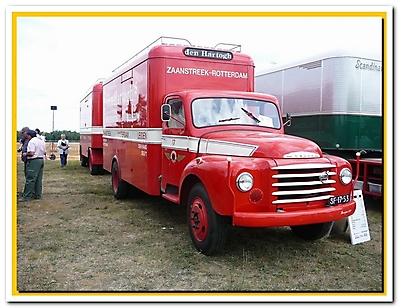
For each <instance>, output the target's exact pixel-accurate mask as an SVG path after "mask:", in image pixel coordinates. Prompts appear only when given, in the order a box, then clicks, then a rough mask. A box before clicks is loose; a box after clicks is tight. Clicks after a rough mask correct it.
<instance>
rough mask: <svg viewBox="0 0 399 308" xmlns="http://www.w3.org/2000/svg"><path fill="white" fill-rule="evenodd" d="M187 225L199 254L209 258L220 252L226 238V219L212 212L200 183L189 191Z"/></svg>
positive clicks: (206, 194) (209, 202)
mask: <svg viewBox="0 0 399 308" xmlns="http://www.w3.org/2000/svg"><path fill="white" fill-rule="evenodd" d="M187 223H188V230H189V233H190V237H191V240H192V241H193V244H194V246H195V248H196V249H197V250H198V251H199V252H201V253H203V254H204V255H207V256H211V255H216V254H217V253H219V252H220V251H221V250H222V248H223V246H224V244H225V242H226V238H227V227H228V226H227V218H226V217H225V216H221V215H219V214H218V213H216V212H215V211H214V209H213V207H212V204H211V201H210V199H209V196H208V193H207V192H206V189H205V187H204V186H203V185H202V184H201V183H198V184H195V185H194V186H193V188H192V189H191V191H190V195H189V197H188V205H187Z"/></svg>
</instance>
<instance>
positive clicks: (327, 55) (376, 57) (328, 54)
mask: <svg viewBox="0 0 399 308" xmlns="http://www.w3.org/2000/svg"><path fill="white" fill-rule="evenodd" d="M331 58H359V59H365V60H371V61H382V60H381V55H380V54H375V53H369V52H357V51H352V50H350V49H347V50H346V49H336V50H329V51H325V52H322V53H320V54H317V55H314V54H312V55H311V56H309V57H305V58H303V59H297V60H294V61H290V62H285V63H282V64H277V65H273V66H271V67H269V68H267V69H263V70H262V71H261V72H259V73H257V74H256V77H257V76H261V75H264V74H268V73H272V72H277V71H282V70H285V69H288V68H292V67H296V66H299V65H305V64H309V63H312V62H316V61H322V60H326V59H331Z"/></svg>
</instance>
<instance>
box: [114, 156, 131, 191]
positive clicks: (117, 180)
mask: <svg viewBox="0 0 399 308" xmlns="http://www.w3.org/2000/svg"><path fill="white" fill-rule="evenodd" d="M111 175H112V176H111V181H112V192H113V194H114V197H115V198H116V199H125V198H126V197H127V193H128V191H129V184H128V183H127V182H125V181H123V180H122V179H121V176H120V172H119V167H118V163H117V162H116V161H114V162H113V164H112V170H111Z"/></svg>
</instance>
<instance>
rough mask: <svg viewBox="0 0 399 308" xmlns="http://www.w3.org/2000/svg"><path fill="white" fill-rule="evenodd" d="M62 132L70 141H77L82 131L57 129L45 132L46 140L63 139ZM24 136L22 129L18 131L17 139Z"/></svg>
mask: <svg viewBox="0 0 399 308" xmlns="http://www.w3.org/2000/svg"><path fill="white" fill-rule="evenodd" d="M61 134H65V136H66V139H68V141H70V142H77V141H79V140H80V133H78V132H75V131H73V132H72V131H70V130H55V131H53V132H50V133H47V132H46V134H45V136H46V141H58V140H59V139H61ZM21 138H22V134H21V132H20V131H17V141H18V140H20V139H21Z"/></svg>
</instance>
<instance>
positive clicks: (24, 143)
mask: <svg viewBox="0 0 399 308" xmlns="http://www.w3.org/2000/svg"><path fill="white" fill-rule="evenodd" d="M28 131H29V127H27V126H25V127H23V128H22V129H21V134H22V138H21V139H20V140H19V142H20V143H21V147H20V149H18V152H21V160H22V161H23V162H24V174H25V176H26V149H27V147H28V142H29V139H28V135H27V132H28ZM24 153H25V154H24Z"/></svg>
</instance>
